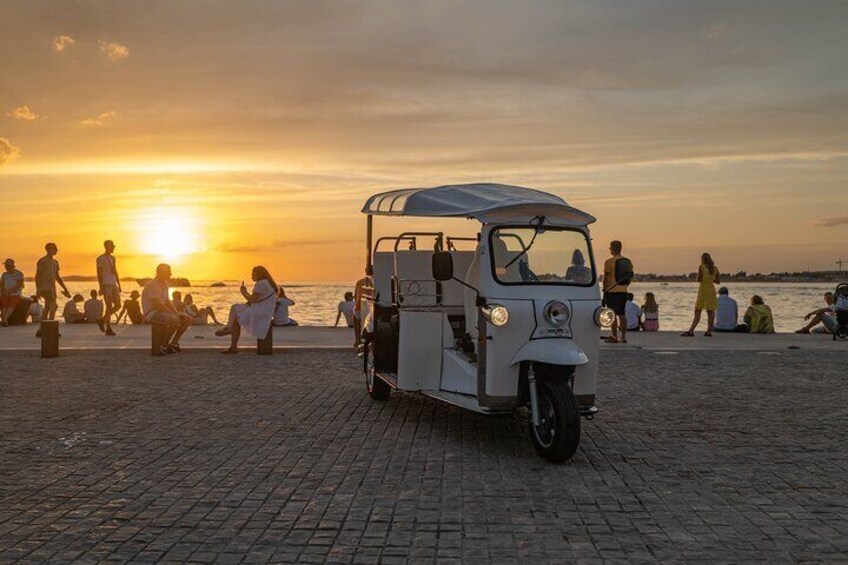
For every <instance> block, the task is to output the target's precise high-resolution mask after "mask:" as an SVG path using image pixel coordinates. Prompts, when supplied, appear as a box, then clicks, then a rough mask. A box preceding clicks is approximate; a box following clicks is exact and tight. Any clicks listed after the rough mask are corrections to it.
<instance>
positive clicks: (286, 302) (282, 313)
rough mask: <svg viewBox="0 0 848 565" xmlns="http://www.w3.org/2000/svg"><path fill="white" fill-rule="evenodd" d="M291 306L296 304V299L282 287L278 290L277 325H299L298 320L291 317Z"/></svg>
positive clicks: (275, 320)
mask: <svg viewBox="0 0 848 565" xmlns="http://www.w3.org/2000/svg"><path fill="white" fill-rule="evenodd" d="M289 306H294V300H292V299H291V298H289V297H288V296H286V291H285V289H284V288H283V287H280V288H279V290H278V291H277V305H276V308H275V309H274V325H275V326H297V325H298V323H297V320H294V319H292V318H291V317H289Z"/></svg>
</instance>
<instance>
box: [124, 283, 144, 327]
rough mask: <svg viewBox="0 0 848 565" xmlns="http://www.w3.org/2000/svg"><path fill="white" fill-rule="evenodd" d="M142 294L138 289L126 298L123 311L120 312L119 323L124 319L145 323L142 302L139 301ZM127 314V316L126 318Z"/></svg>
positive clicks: (135, 322) (134, 322)
mask: <svg viewBox="0 0 848 565" xmlns="http://www.w3.org/2000/svg"><path fill="white" fill-rule="evenodd" d="M140 296H141V295H140V294H139V293H138V291H137V290H134V291H132V292H131V293H130V297H129V298H128V299H126V300H124V307H123V308H122V309H121V312H120V313H119V314H118V323H119V324H120V323H121V320H122V319H123V320H124V321H125V322H126V320H129V321H131V322H132V323H133V324H143V323H144V315H143V314H142V313H141V303H140V302H139V301H138V299H139V297H140ZM124 316H126V318H124Z"/></svg>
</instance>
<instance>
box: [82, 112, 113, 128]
mask: <svg viewBox="0 0 848 565" xmlns="http://www.w3.org/2000/svg"><path fill="white" fill-rule="evenodd" d="M117 119H118V113H117V112H115V111H114V110H109V111H108V112H103V113H102V114H100V115H98V116H95V117H93V118H86V119H84V120H83V121H81V122H80V123H81V124H82V125H84V126H105V125H108V124H110V123H112V122H114V121H115V120H117Z"/></svg>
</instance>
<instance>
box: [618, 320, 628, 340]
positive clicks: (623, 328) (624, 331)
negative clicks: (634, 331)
mask: <svg viewBox="0 0 848 565" xmlns="http://www.w3.org/2000/svg"><path fill="white" fill-rule="evenodd" d="M618 326H619V329H621V343H627V317H626V316H618Z"/></svg>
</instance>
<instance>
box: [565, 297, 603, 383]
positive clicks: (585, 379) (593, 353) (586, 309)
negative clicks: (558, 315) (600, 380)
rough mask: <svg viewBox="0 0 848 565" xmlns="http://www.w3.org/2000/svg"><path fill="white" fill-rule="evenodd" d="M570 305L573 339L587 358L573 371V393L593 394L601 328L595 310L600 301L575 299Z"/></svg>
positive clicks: (596, 375) (596, 374)
mask: <svg viewBox="0 0 848 565" xmlns="http://www.w3.org/2000/svg"><path fill="white" fill-rule="evenodd" d="M571 306H572V316H571V333H572V335H573V336H574V337H573V341H574V343H575V344H577V345H578V346H580V349H582V350H583V353H585V354H586V357H587V358H588V359H589V362H588V363H586V364H585V365H580V366H578V367H577V369H576V370H575V372H574V388H573V390H574V394H575V395H577V396H578V397H580V396H585V395H594V394H595V388H596V384H597V377H598V348H599V345H600V343H601V340H600V337H601V329H600V328H599V327H598V325H597V324H596V323H595V310H597V309H598V308H599V307H600V306H601V301H600V299H598V300H575V301H572V302H571ZM578 400H579V399H578Z"/></svg>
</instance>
